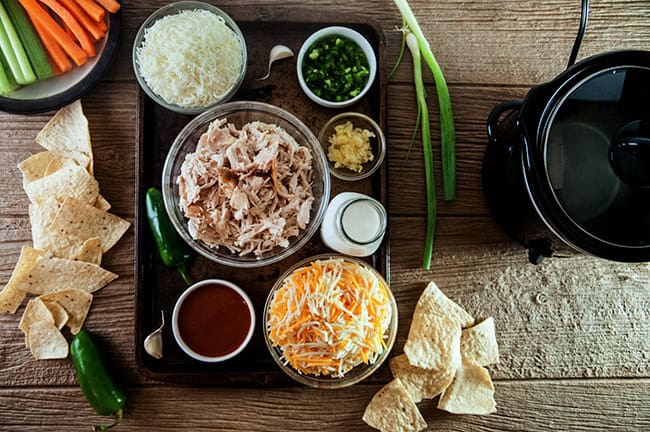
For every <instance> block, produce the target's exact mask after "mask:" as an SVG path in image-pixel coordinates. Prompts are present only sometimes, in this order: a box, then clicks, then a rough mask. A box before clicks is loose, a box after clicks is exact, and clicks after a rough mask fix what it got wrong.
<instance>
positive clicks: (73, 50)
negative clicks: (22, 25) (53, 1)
mask: <svg viewBox="0 0 650 432" xmlns="http://www.w3.org/2000/svg"><path fill="white" fill-rule="evenodd" d="M19 1H20V4H21V5H22V6H23V7H24V8H25V11H27V14H28V15H29V17H30V19H31V20H32V22H33V23H37V22H38V23H39V24H40V25H41V27H42V29H43V30H44V31H46V32H47V33H49V34H50V35H51V36H52V37H53V38H54V40H55V41H56V43H58V44H59V46H61V48H63V51H65V52H66V54H68V55H69V56H70V58H72V60H73V61H74V62H75V64H76V65H77V66H81V65H82V64H84V63H86V60H88V56H87V55H86V53H85V52H84V51H83V50H82V49H81V48H79V45H77V43H76V42H75V41H74V40H72V38H71V37H70V36H68V35H67V34H66V32H65V30H63V29H62V28H61V26H60V25H58V24H57V23H56V21H54V19H53V18H52V17H51V16H50V14H48V13H47V12H46V11H45V9H43V7H42V6H41V5H39V4H38V3H36V0H19Z"/></svg>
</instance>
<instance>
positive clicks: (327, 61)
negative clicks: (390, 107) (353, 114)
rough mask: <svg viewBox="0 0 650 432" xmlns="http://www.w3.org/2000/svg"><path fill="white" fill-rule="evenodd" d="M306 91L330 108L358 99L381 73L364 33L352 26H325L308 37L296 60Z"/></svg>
mask: <svg viewBox="0 0 650 432" xmlns="http://www.w3.org/2000/svg"><path fill="white" fill-rule="evenodd" d="M296 69H297V73H298V82H299V83H300V87H301V88H302V90H303V91H304V92H305V94H306V95H307V96H308V97H309V98H310V99H311V100H312V101H314V102H316V103H317V104H319V105H322V106H324V107H327V108H344V107H347V106H350V105H353V104H354V103H356V102H357V101H358V100H359V99H361V98H362V97H363V96H364V95H365V94H366V93H367V92H368V90H369V89H370V87H371V86H372V83H373V82H374V80H375V76H376V75H377V58H376V56H375V51H374V50H373V48H372V46H371V45H370V43H369V42H368V40H367V39H366V38H364V37H363V36H362V35H361V34H360V33H358V32H356V31H354V30H352V29H351V28H348V27H338V26H334V27H325V28H323V29H320V30H318V31H317V32H315V33H313V34H312V35H311V36H309V37H308V38H307V40H305V42H304V43H303V44H302V47H301V48H300V51H299V52H298V60H297V62H296Z"/></svg>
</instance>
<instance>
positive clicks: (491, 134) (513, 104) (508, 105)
mask: <svg viewBox="0 0 650 432" xmlns="http://www.w3.org/2000/svg"><path fill="white" fill-rule="evenodd" d="M521 104H522V102H521V101H518V100H509V101H505V102H501V103H500V104H498V105H497V106H495V107H494V108H493V109H492V111H491V112H490V115H489V116H488V119H487V134H488V138H489V139H490V142H493V143H497V142H499V139H500V136H499V120H500V119H501V117H502V116H503V115H504V114H505V113H507V112H509V111H519V109H520V108H521Z"/></svg>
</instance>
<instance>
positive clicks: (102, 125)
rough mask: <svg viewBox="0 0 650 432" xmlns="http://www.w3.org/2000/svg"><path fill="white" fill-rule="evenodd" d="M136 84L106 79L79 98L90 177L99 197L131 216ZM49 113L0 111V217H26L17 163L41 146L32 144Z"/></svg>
mask: <svg viewBox="0 0 650 432" xmlns="http://www.w3.org/2000/svg"><path fill="white" fill-rule="evenodd" d="M137 90H138V89H137V84H136V83H116V82H106V83H102V84H100V85H98V86H97V87H96V88H95V89H94V90H93V91H92V92H90V93H89V94H88V95H87V96H85V97H84V98H83V99H82V102H83V106H84V111H85V113H86V116H87V117H88V122H89V127H90V134H91V139H92V143H93V153H94V157H95V176H96V178H97V180H98V181H99V186H100V189H101V193H102V195H103V196H104V197H105V198H106V199H107V200H108V201H109V202H111V203H112V204H113V208H112V209H111V211H112V212H113V213H115V214H117V215H119V216H122V217H133V216H134V214H135V211H134V208H133V202H134V201H133V200H134V194H135V170H134V167H135V152H134V150H133V149H134V146H135V133H136V128H135V110H136V102H137V99H136V98H137V93H136V92H137ZM53 114H54V113H53V112H50V113H44V114H38V115H30V116H27V115H15V114H7V113H3V112H0V124H2V134H1V135H0V162H1V163H2V166H3V167H5V171H3V173H2V182H0V196H1V197H2V207H0V217H3V216H10V215H26V214H27V206H28V203H29V201H28V199H27V196H26V195H25V192H24V191H23V187H22V177H21V174H20V171H19V170H18V168H17V167H16V165H17V164H18V163H19V162H20V161H22V160H24V159H27V158H28V157H29V156H31V155H32V154H34V153H38V152H41V151H44V150H45V149H44V148H42V147H41V146H39V145H38V144H36V143H35V142H34V138H35V137H36V135H37V134H38V132H39V131H40V130H41V129H42V128H43V126H45V124H46V123H47V122H48V121H49V119H50V118H51V117H52V115H53Z"/></svg>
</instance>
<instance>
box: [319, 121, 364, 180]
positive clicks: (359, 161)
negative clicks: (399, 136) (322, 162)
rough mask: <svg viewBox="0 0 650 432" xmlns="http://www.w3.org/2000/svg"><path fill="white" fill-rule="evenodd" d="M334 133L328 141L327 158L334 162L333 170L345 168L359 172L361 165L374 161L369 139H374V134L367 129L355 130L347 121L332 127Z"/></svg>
mask: <svg viewBox="0 0 650 432" xmlns="http://www.w3.org/2000/svg"><path fill="white" fill-rule="evenodd" d="M334 131H335V132H334V133H333V134H332V136H330V137H329V139H328V142H329V143H330V146H329V149H328V150H327V158H328V159H329V160H330V162H334V168H341V167H345V168H347V169H349V170H350V171H355V172H361V170H362V169H363V167H362V165H363V164H364V163H366V162H369V161H371V160H373V159H374V155H373V154H372V151H371V150H370V138H374V137H375V134H374V133H373V132H372V131H369V130H367V129H361V128H355V127H354V126H353V125H352V122H349V121H347V122H345V123H342V124H340V125H338V126H336V127H334Z"/></svg>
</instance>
